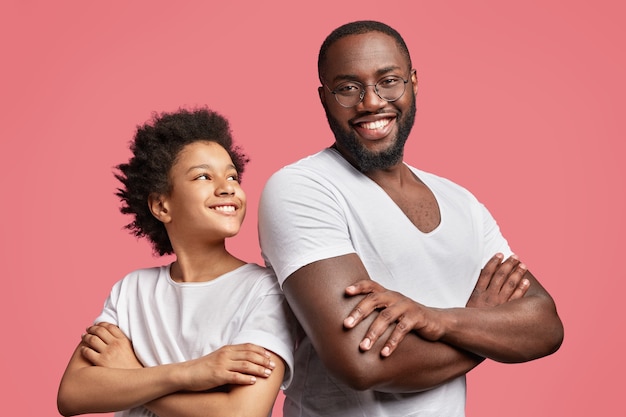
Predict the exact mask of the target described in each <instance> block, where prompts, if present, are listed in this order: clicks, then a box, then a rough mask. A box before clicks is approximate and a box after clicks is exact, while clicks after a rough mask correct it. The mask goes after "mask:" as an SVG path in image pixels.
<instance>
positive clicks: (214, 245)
mask: <svg viewBox="0 0 626 417" xmlns="http://www.w3.org/2000/svg"><path fill="white" fill-rule="evenodd" d="M131 150H132V152H133V156H132V158H131V159H130V161H129V162H128V163H126V164H121V165H119V166H118V167H117V168H118V170H119V173H118V174H116V178H117V179H118V180H120V182H121V183H122V188H120V189H119V190H118V192H117V195H118V196H119V197H120V199H121V200H122V202H123V206H122V208H121V211H122V213H125V214H131V215H133V216H134V219H133V221H132V222H131V223H130V224H128V225H127V226H126V227H127V228H128V229H129V230H130V231H131V232H132V233H134V234H135V235H136V236H138V237H142V236H144V237H147V238H148V239H149V240H150V241H151V243H152V245H153V247H154V250H155V253H158V254H159V255H166V254H172V253H173V254H175V256H176V260H175V261H174V262H173V263H172V264H170V265H166V266H161V267H155V268H149V269H141V270H137V271H134V272H132V273H130V274H129V275H127V276H126V277H125V278H124V279H122V280H121V281H119V282H118V283H116V284H115V286H114V287H113V290H112V291H111V294H110V296H109V298H108V299H107V301H106V303H105V306H104V310H103V311H102V313H101V314H100V316H99V317H98V318H97V319H96V321H95V323H96V324H95V325H93V326H91V327H89V328H88V329H87V332H86V333H85V334H84V335H83V337H82V340H81V343H80V344H79V345H78V347H77V348H76V350H75V352H74V354H73V356H72V358H71V359H70V362H69V364H68V367H67V369H66V371H65V374H64V375H63V378H62V380H61V384H60V387H59V393H58V408H59V412H60V413H61V414H63V415H65V416H68V415H75V414H84V413H96V412H111V411H117V412H118V413H117V414H116V416H138V415H141V416H146V415H148V416H154V415H158V416H160V417H166V416H170V415H172V416H183V415H185V416H186V415H200V414H202V415H212V416H219V415H247V416H267V415H269V414H270V413H271V409H272V405H273V403H274V401H275V399H276V396H277V394H278V390H279V389H280V387H281V384H282V386H283V388H284V387H286V386H287V385H288V384H289V381H290V379H291V374H292V367H293V357H292V355H293V354H292V349H293V336H292V329H293V326H292V324H291V323H292V319H291V315H290V312H289V309H288V307H287V304H286V302H285V300H284V297H283V295H282V293H281V291H280V289H279V287H278V285H277V282H276V279H275V277H274V276H273V275H272V274H271V272H269V271H268V270H267V269H265V268H262V267H260V266H258V265H256V264H249V263H246V262H244V261H242V260H240V259H238V258H236V257H235V256H233V255H232V254H230V253H229V252H228V251H227V250H226V247H225V239H226V238H228V237H232V236H234V235H236V234H237V233H238V232H239V229H240V227H241V223H242V221H243V219H244V216H245V211H246V196H245V193H244V192H243V190H242V189H241V187H240V183H239V182H240V175H241V173H242V172H243V170H244V166H245V164H246V163H247V162H248V160H247V159H246V157H245V155H244V154H243V153H242V152H241V150H240V149H239V148H238V147H236V146H234V145H233V143H232V138H231V134H230V129H229V124H228V122H227V121H226V120H225V119H224V118H223V117H222V116H220V115H219V114H217V113H215V112H212V111H210V110H208V109H198V110H194V111H187V110H180V111H178V112H175V113H170V114H168V113H164V114H161V115H157V116H155V117H154V119H153V121H152V123H146V124H145V125H143V126H140V127H139V128H138V129H137V132H136V135H135V138H134V141H133V142H132V144H131ZM131 344H132V345H131Z"/></svg>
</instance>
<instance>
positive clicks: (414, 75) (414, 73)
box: [411, 69, 417, 95]
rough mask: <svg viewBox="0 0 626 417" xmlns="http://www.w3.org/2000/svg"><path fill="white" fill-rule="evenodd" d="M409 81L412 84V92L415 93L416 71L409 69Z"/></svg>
mask: <svg viewBox="0 0 626 417" xmlns="http://www.w3.org/2000/svg"><path fill="white" fill-rule="evenodd" d="M411 83H412V84H413V94H415V95H417V71H416V70H415V69H412V70H411Z"/></svg>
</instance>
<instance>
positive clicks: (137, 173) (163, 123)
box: [115, 107, 249, 256]
mask: <svg viewBox="0 0 626 417" xmlns="http://www.w3.org/2000/svg"><path fill="white" fill-rule="evenodd" d="M197 141H211V142H216V143H218V144H220V145H222V147H223V148H224V149H226V151H227V152H228V154H229V155H230V158H231V159H232V161H233V164H234V165H235V168H236V169H237V172H238V173H239V174H240V175H241V174H242V173H243V171H244V167H245V165H246V163H248V161H249V159H248V157H247V156H246V155H245V154H244V153H243V151H242V149H241V148H240V147H239V146H235V145H233V140H232V136H231V131H230V126H229V123H228V120H226V119H225V118H224V117H223V116H221V115H220V114H218V113H216V112H214V111H212V110H209V109H208V108H206V107H203V108H198V109H193V110H186V109H179V110H178V111H177V112H173V113H165V112H164V113H161V114H158V113H154V114H153V115H152V119H151V120H149V121H148V122H146V123H145V124H143V125H140V126H137V132H136V133H135V136H134V138H133V140H132V141H131V144H130V150H131V151H132V153H133V156H132V157H131V159H130V160H129V161H128V163H125V164H120V165H118V166H116V169H117V170H118V171H119V173H116V174H115V178H117V179H118V180H119V181H120V182H121V183H122V187H121V188H118V189H117V192H116V193H115V195H117V196H118V197H119V198H120V199H121V201H122V206H121V207H120V211H121V212H122V213H123V214H131V215H133V217H134V218H133V221H132V222H131V223H129V224H127V225H126V226H125V228H126V229H128V230H130V231H131V233H133V234H134V235H135V236H137V237H142V236H146V237H147V238H148V239H149V240H150V242H151V243H152V246H153V248H154V251H155V253H158V254H159V255H160V256H162V255H169V254H171V253H173V251H174V250H173V248H172V244H171V242H170V239H169V236H168V235H167V231H166V230H165V226H164V225H163V223H162V222H161V221H159V220H157V219H156V218H155V217H154V216H153V215H152V212H151V211H150V208H149V207H148V197H149V196H150V195H151V194H168V193H169V192H170V191H171V184H170V182H169V172H170V169H171V168H172V166H173V165H174V163H175V162H176V159H177V157H178V154H179V152H180V151H181V150H182V149H183V147H184V146H186V145H188V144H190V143H193V142H197Z"/></svg>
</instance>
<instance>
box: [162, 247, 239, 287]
mask: <svg viewBox="0 0 626 417" xmlns="http://www.w3.org/2000/svg"><path fill="white" fill-rule="evenodd" d="M245 264H246V263H245V262H244V261H242V260H240V259H238V258H236V257H234V256H233V255H231V254H230V253H229V252H228V251H226V249H224V248H222V249H221V250H215V251H207V250H204V251H201V252H200V253H188V252H184V251H183V252H182V253H180V251H177V252H176V261H174V262H173V263H172V267H171V268H170V276H171V278H172V279H173V280H174V281H176V282H205V281H211V280H213V279H215V278H217V277H220V276H222V275H224V274H226V273H228V272H230V271H233V270H235V269H237V268H239V267H241V266H243V265H245Z"/></svg>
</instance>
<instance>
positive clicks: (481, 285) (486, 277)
mask: <svg viewBox="0 0 626 417" xmlns="http://www.w3.org/2000/svg"><path fill="white" fill-rule="evenodd" d="M503 259H504V255H502V254H501V253H496V254H495V255H494V256H492V257H491V259H489V261H488V262H487V264H486V265H485V267H484V268H483V269H482V270H481V271H480V275H479V276H478V281H477V282H476V285H475V286H474V290H477V291H485V290H486V289H487V287H488V286H489V282H490V281H491V277H492V276H493V274H494V272H496V270H497V269H498V267H499V266H500V264H501V263H502V260H503Z"/></svg>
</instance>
